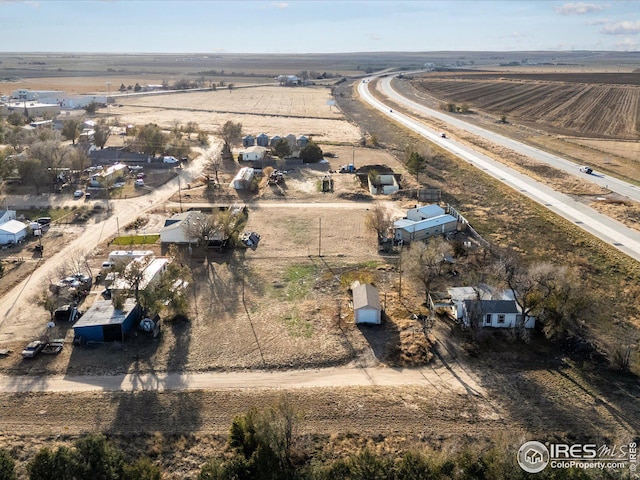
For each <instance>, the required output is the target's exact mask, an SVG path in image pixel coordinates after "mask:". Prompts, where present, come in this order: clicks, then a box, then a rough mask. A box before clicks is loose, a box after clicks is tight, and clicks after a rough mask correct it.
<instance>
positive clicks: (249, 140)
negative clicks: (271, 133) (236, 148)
mask: <svg viewBox="0 0 640 480" xmlns="http://www.w3.org/2000/svg"><path fill="white" fill-rule="evenodd" d="M255 144H256V138H255V137H254V136H253V135H247V136H246V137H244V138H243V139H242V146H243V147H253V146H254V145H255Z"/></svg>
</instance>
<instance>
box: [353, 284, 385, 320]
mask: <svg viewBox="0 0 640 480" xmlns="http://www.w3.org/2000/svg"><path fill="white" fill-rule="evenodd" d="M352 291H353V317H354V320H355V323H356V324H359V323H371V324H375V325H379V324H380V323H382V309H381V308H380V295H379V294H378V289H377V288H376V287H374V286H373V285H371V284H368V283H366V284H363V285H358V286H357V287H354V288H353V290H352Z"/></svg>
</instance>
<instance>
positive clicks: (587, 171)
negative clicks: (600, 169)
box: [580, 165, 593, 175]
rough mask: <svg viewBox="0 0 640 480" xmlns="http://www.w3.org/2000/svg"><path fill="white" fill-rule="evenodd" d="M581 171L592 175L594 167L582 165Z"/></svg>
mask: <svg viewBox="0 0 640 480" xmlns="http://www.w3.org/2000/svg"><path fill="white" fill-rule="evenodd" d="M580 171H581V172H582V173H586V174H587V175H591V174H592V173H593V168H591V167H587V166H586V165H585V166H582V167H580Z"/></svg>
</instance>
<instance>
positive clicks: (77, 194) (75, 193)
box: [73, 190, 84, 198]
mask: <svg viewBox="0 0 640 480" xmlns="http://www.w3.org/2000/svg"><path fill="white" fill-rule="evenodd" d="M73 196H74V197H75V198H80V197H83V196H84V192H83V191H82V190H76V191H75V192H73Z"/></svg>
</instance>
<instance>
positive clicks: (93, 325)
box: [73, 298, 141, 343]
mask: <svg viewBox="0 0 640 480" xmlns="http://www.w3.org/2000/svg"><path fill="white" fill-rule="evenodd" d="M140 318H141V315H140V306H139V305H138V304H136V301H135V299H133V298H127V299H126V300H125V302H124V307H123V308H122V310H116V309H115V308H114V306H113V303H112V302H111V300H98V301H96V302H94V304H93V305H92V306H91V308H89V310H87V311H86V313H85V314H84V315H83V316H82V317H81V318H80V320H78V321H77V322H76V324H75V325H74V326H73V332H74V334H75V337H76V338H77V339H80V342H81V343H82V342H123V341H124V338H125V335H126V334H127V333H128V332H130V331H131V330H133V329H134V328H136V327H137V325H138V322H139V321H140Z"/></svg>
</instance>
